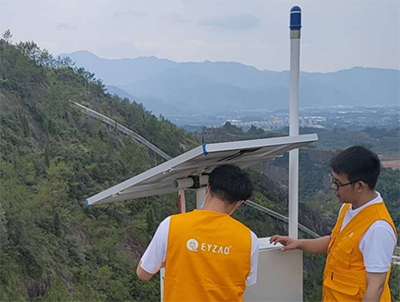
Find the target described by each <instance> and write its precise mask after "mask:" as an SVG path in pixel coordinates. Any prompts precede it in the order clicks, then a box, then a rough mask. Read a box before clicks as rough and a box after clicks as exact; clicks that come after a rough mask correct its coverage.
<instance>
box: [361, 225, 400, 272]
mask: <svg viewBox="0 0 400 302" xmlns="http://www.w3.org/2000/svg"><path fill="white" fill-rule="evenodd" d="M395 246H396V236H395V235H394V231H393V229H392V227H391V226H390V224H389V223H387V222H386V221H384V220H379V221H376V222H374V223H373V224H372V225H371V226H370V227H369V229H368V230H367V231H366V232H365V234H364V236H363V238H362V239H361V241H360V251H361V253H362V254H363V257H364V266H365V269H366V271H367V272H368V273H385V272H387V271H388V270H389V267H390V263H391V262H392V256H393V251H394V247H395Z"/></svg>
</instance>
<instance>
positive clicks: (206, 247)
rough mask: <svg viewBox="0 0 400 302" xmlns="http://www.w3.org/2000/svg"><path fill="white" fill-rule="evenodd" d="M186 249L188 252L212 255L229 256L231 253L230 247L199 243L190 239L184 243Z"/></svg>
mask: <svg viewBox="0 0 400 302" xmlns="http://www.w3.org/2000/svg"><path fill="white" fill-rule="evenodd" d="M186 247H187V249H188V250H189V251H192V252H198V251H199V248H200V251H202V252H206V253H213V254H223V255H229V253H230V252H231V246H222V245H218V244H213V243H207V242H201V243H199V242H198V241H197V240H196V239H194V238H191V239H189V240H188V241H187V242H186Z"/></svg>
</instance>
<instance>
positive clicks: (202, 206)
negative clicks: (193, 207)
mask: <svg viewBox="0 0 400 302" xmlns="http://www.w3.org/2000/svg"><path fill="white" fill-rule="evenodd" d="M209 193H210V190H208V191H207V193H206V197H205V198H204V201H203V203H202V204H201V206H199V210H202V209H203V208H204V206H205V204H206V200H207V198H208V194H209Z"/></svg>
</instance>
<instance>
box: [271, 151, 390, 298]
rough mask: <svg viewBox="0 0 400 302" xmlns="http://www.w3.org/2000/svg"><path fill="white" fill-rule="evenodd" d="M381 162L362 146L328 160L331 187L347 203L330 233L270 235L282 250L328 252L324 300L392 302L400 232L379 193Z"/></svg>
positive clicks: (341, 200)
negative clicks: (304, 236) (393, 266)
mask: <svg viewBox="0 0 400 302" xmlns="http://www.w3.org/2000/svg"><path fill="white" fill-rule="evenodd" d="M380 166H381V164H380V160H379V158H378V156H377V155H376V154H375V153H373V152H372V151H370V150H368V149H366V148H364V147H362V146H354V147H350V148H348V149H346V150H344V151H342V152H341V153H339V154H338V155H336V156H335V157H334V158H332V159H331V161H330V167H331V169H332V175H331V182H332V189H334V190H335V195H336V197H337V198H338V199H339V201H340V202H342V203H343V205H342V208H341V210H340V213H339V217H338V219H337V222H336V225H335V227H334V228H333V230H332V233H331V235H330V236H325V237H322V238H318V239H310V240H306V239H301V240H294V239H291V238H289V237H287V236H279V235H275V236H273V237H271V242H272V243H278V242H279V243H281V244H283V245H284V247H283V248H282V249H283V250H292V249H300V250H303V251H305V252H309V253H314V254H327V259H326V264H325V270H324V276H323V293H322V301H325V302H327V301H364V302H366V301H391V297H390V290H389V285H388V280H389V275H390V264H391V259H392V255H393V251H394V247H395V246H396V237H397V233H396V228H395V226H394V223H393V220H392V218H391V217H390V214H389V212H388V210H387V209H386V206H385V204H384V202H383V199H382V197H381V196H380V194H379V193H378V192H376V191H375V185H376V183H377V181H378V176H379V173H380Z"/></svg>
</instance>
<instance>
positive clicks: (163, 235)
mask: <svg viewBox="0 0 400 302" xmlns="http://www.w3.org/2000/svg"><path fill="white" fill-rule="evenodd" d="M170 220H171V217H170V216H169V217H167V218H165V219H164V220H163V222H161V223H160V225H159V226H158V228H157V231H156V233H155V234H154V236H153V239H152V240H151V242H150V245H149V246H148V247H147V250H146V251H145V252H144V254H143V257H142V259H141V261H142V264H141V267H142V269H144V270H145V271H146V272H148V273H150V274H155V273H157V272H158V271H159V270H160V269H161V266H162V265H163V263H164V262H165V257H166V255H167V243H168V232H169V223H170Z"/></svg>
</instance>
